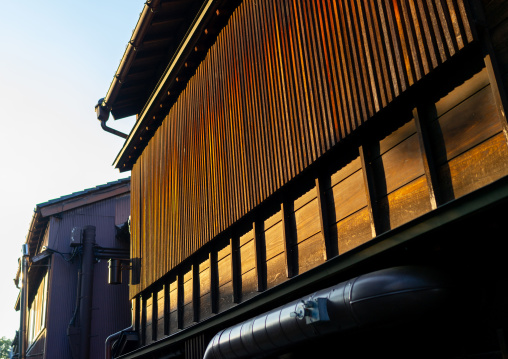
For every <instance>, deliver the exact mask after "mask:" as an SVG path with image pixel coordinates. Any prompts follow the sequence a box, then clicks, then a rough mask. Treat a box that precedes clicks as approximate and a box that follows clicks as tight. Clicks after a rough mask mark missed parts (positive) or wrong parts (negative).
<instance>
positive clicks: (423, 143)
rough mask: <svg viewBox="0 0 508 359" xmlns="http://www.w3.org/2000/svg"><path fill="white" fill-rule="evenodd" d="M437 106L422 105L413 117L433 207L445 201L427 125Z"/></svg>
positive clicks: (415, 110) (414, 112) (414, 111)
mask: <svg viewBox="0 0 508 359" xmlns="http://www.w3.org/2000/svg"><path fill="white" fill-rule="evenodd" d="M433 109H434V112H435V107H433V106H431V105H429V104H427V105H420V106H418V107H417V108H415V109H414V110H413V117H414V119H415V125H416V131H417V133H418V141H419V143H420V152H421V154H422V161H423V168H424V170H425V177H426V178H427V185H428V187H429V196H430V205H431V208H432V209H436V208H437V206H439V205H440V204H442V203H443V201H442V198H441V195H440V193H439V190H438V188H439V186H437V183H438V178H437V172H436V164H435V162H434V156H433V154H432V146H431V145H430V141H429V134H428V129H427V125H428V122H429V121H430V120H431V118H432V116H431V113H432V110H433Z"/></svg>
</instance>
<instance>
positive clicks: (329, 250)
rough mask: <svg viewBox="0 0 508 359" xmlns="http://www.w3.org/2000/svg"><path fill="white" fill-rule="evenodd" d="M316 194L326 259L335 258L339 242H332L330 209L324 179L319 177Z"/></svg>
mask: <svg viewBox="0 0 508 359" xmlns="http://www.w3.org/2000/svg"><path fill="white" fill-rule="evenodd" d="M315 182H316V196H317V201H318V210H319V220H320V225H321V233H322V234H323V240H324V242H325V260H328V259H330V258H333V257H334V256H336V255H337V254H338V248H337V243H336V242H334V243H332V241H331V239H330V223H329V221H328V209H327V203H326V196H325V191H324V189H323V187H324V186H323V179H322V178H320V177H317V178H316V180H315Z"/></svg>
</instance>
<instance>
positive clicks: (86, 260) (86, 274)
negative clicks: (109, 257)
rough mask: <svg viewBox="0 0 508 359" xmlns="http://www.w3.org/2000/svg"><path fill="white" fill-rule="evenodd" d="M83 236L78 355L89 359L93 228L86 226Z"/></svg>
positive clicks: (80, 357)
mask: <svg viewBox="0 0 508 359" xmlns="http://www.w3.org/2000/svg"><path fill="white" fill-rule="evenodd" d="M83 232H84V234H83V259H82V267H81V301H80V304H79V321H80V325H81V332H80V355H79V359H90V333H91V328H92V295H93V269H94V268H93V267H94V261H95V258H94V252H93V247H94V245H95V227H94V226H86V227H85V228H84V231H83Z"/></svg>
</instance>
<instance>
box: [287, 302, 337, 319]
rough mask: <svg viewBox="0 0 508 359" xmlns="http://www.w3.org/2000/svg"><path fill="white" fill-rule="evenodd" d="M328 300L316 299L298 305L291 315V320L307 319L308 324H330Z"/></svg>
mask: <svg viewBox="0 0 508 359" xmlns="http://www.w3.org/2000/svg"><path fill="white" fill-rule="evenodd" d="M327 302H328V299H326V298H316V299H314V300H307V301H303V300H302V302H301V303H300V304H298V305H297V307H296V311H294V312H292V313H290V316H291V318H297V319H300V320H303V319H305V322H306V323H307V324H312V323H318V322H328V321H330V317H329V316H328V309H327V308H326V303H327Z"/></svg>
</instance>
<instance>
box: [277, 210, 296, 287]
mask: <svg viewBox="0 0 508 359" xmlns="http://www.w3.org/2000/svg"><path fill="white" fill-rule="evenodd" d="M280 207H281V211H282V231H283V236H284V256H285V261H286V275H287V277H288V278H291V277H293V276H294V275H295V274H296V273H295V263H294V259H293V257H294V255H293V251H294V248H293V247H294V242H295V241H294V238H293V237H294V235H293V231H292V229H291V214H292V213H293V210H292V208H293V205H292V203H290V202H289V201H287V200H283V201H282V203H281V205H280Z"/></svg>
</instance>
